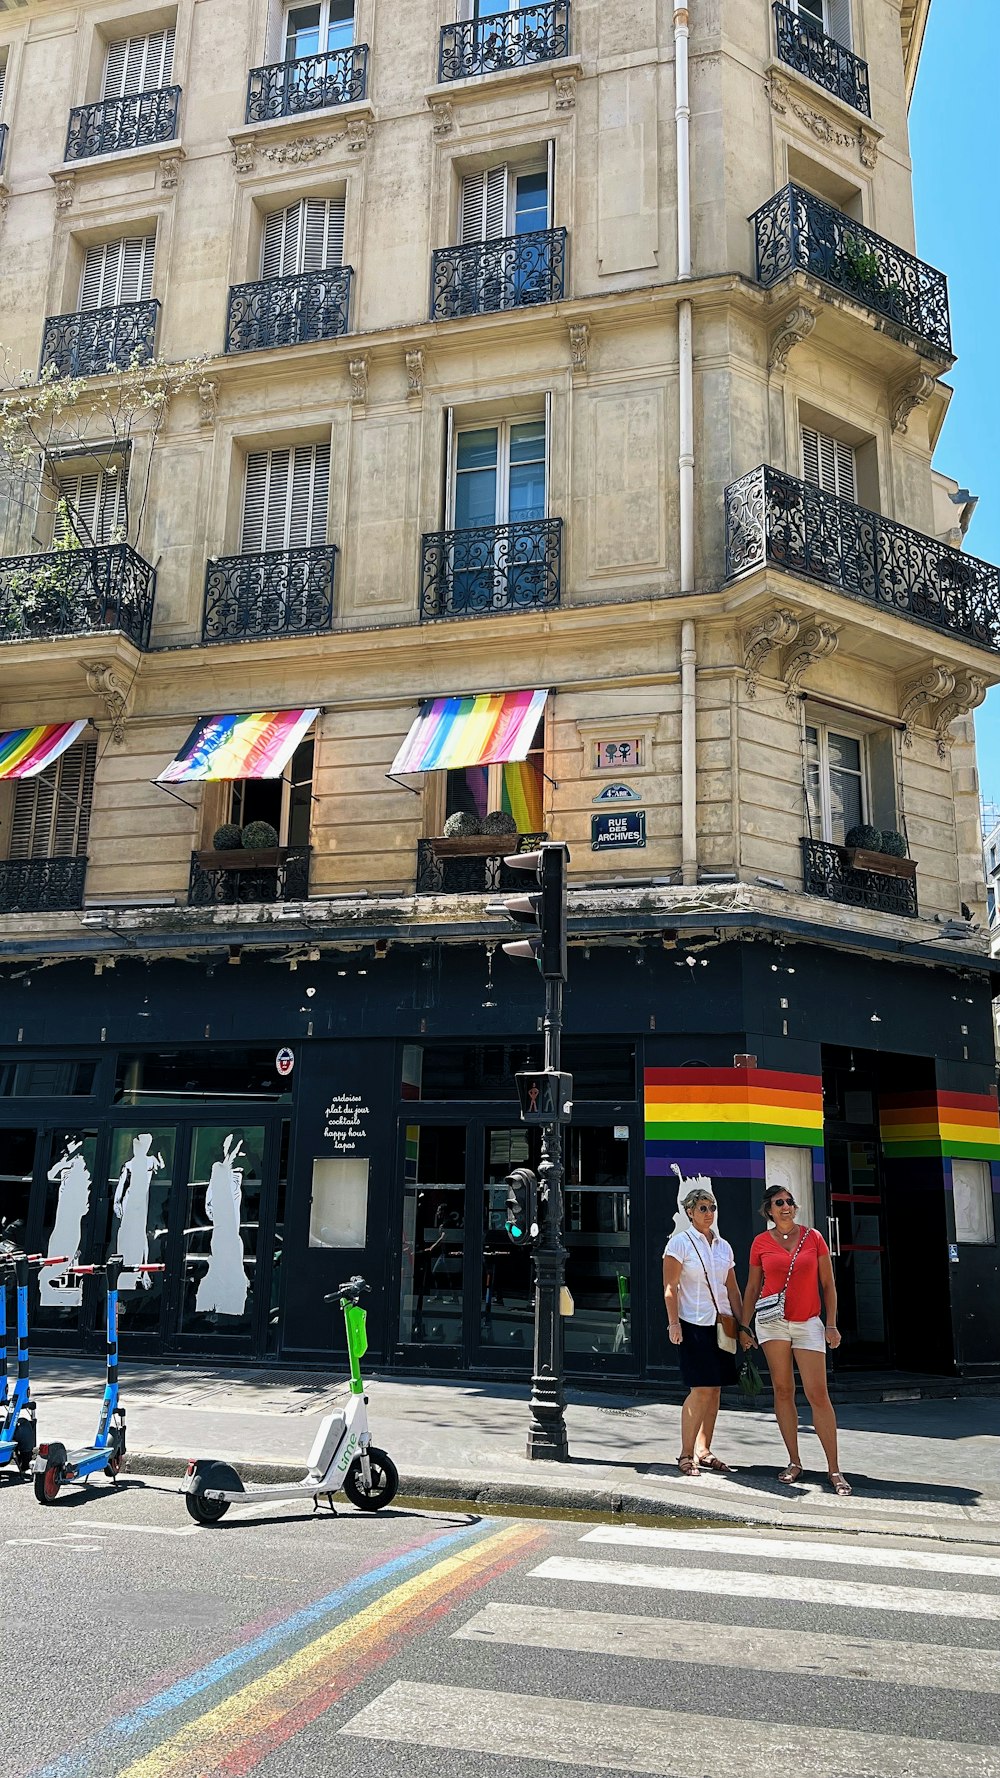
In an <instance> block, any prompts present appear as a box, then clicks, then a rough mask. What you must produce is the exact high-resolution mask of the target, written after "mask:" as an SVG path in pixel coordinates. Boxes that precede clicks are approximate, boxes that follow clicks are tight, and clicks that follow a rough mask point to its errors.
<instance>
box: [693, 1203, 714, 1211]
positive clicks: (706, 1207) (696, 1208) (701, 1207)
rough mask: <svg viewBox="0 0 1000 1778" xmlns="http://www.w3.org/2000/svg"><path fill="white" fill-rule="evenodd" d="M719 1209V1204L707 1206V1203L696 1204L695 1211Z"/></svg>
mask: <svg viewBox="0 0 1000 1778" xmlns="http://www.w3.org/2000/svg"><path fill="white" fill-rule="evenodd" d="M718 1208H719V1206H718V1204H707V1203H706V1204H696V1205H695V1210H717V1209H718Z"/></svg>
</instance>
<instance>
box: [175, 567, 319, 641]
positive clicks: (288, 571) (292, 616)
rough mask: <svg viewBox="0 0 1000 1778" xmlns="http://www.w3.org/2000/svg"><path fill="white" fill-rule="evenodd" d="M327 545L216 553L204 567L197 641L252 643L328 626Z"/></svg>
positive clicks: (295, 634)
mask: <svg viewBox="0 0 1000 1778" xmlns="http://www.w3.org/2000/svg"><path fill="white" fill-rule="evenodd" d="M336 564H337V551H336V548H335V547H334V545H333V544H321V545H319V546H318V547H316V548H313V549H270V550H265V551H264V552H263V553H262V554H261V555H252V556H217V557H216V558H215V560H214V561H212V562H209V564H208V566H207V568H206V570H205V616H204V620H203V623H202V630H201V639H202V641H203V642H252V641H256V640H259V638H260V637H261V636H297V635H302V634H303V633H305V632H307V631H311V630H328V629H329V628H330V625H331V624H332V622H333V582H334V574H335V571H336Z"/></svg>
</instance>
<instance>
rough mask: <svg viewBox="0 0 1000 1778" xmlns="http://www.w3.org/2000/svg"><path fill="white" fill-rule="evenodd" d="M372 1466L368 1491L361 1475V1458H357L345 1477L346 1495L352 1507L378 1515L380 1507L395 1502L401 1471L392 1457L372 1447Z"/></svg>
mask: <svg viewBox="0 0 1000 1778" xmlns="http://www.w3.org/2000/svg"><path fill="white" fill-rule="evenodd" d="M368 1461H369V1463H370V1464H371V1472H372V1485H371V1487H370V1488H368V1489H366V1488H365V1484H364V1481H363V1479H362V1475H361V1458H360V1457H355V1459H354V1462H353V1463H352V1464H351V1467H350V1469H349V1470H348V1472H347V1474H346V1475H345V1477H344V1493H345V1494H346V1495H347V1498H348V1500H349V1501H350V1503H351V1505H352V1506H356V1507H358V1509H359V1510H360V1511H361V1512H363V1513H377V1512H378V1510H379V1508H380V1507H383V1506H388V1504H389V1502H390V1500H395V1498H396V1490H397V1488H398V1487H399V1471H398V1470H397V1468H396V1465H395V1464H394V1463H393V1461H392V1458H391V1457H387V1456H386V1453H385V1452H384V1451H380V1450H379V1449H378V1448H377V1446H375V1445H372V1448H371V1450H370V1451H369V1453H368Z"/></svg>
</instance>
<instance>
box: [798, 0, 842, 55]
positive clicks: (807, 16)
mask: <svg viewBox="0 0 1000 1778" xmlns="http://www.w3.org/2000/svg"><path fill="white" fill-rule="evenodd" d="M788 4H789V6H790V7H791V9H792V11H793V12H794V13H797V14H798V16H799V18H800V19H801V20H802V23H803V24H804V25H814V26H815V27H816V29H817V31H823V32H825V33H826V35H827V37H833V38H835V39H836V41H837V42H838V43H842V44H844V46H845V47H846V48H847V49H850V48H851V0H788Z"/></svg>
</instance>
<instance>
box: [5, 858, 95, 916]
mask: <svg viewBox="0 0 1000 1778" xmlns="http://www.w3.org/2000/svg"><path fill="white" fill-rule="evenodd" d="M86 875H87V860H86V859H85V858H6V859H4V860H3V862H2V863H0V914H47V913H58V912H59V911H60V910H61V909H65V908H82V906H83V885H84V881H85V879H86Z"/></svg>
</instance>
